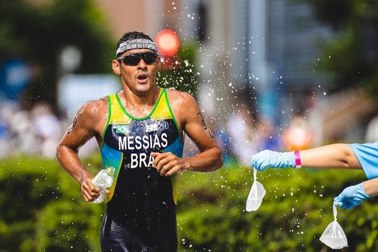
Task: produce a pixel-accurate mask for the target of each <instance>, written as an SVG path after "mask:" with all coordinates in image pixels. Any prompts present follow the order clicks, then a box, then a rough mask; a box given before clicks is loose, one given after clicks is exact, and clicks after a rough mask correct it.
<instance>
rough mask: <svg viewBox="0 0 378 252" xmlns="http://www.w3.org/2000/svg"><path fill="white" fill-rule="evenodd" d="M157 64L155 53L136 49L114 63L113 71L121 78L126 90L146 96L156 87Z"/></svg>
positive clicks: (124, 54)
mask: <svg viewBox="0 0 378 252" xmlns="http://www.w3.org/2000/svg"><path fill="white" fill-rule="evenodd" d="M157 64H158V63H157V55H156V54H155V53H154V52H153V51H151V50H148V49H134V50H129V51H127V52H125V53H123V54H122V55H121V56H120V57H119V58H118V60H114V61H113V71H114V72H115V73H116V74H118V75H120V76H121V80H122V85H125V86H124V87H125V88H128V89H130V90H131V91H132V92H133V93H135V94H138V95H145V94H147V93H148V92H150V91H151V90H153V87H154V85H155V79H156V72H157ZM115 67H116V69H115Z"/></svg>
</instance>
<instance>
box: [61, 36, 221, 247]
mask: <svg viewBox="0 0 378 252" xmlns="http://www.w3.org/2000/svg"><path fill="white" fill-rule="evenodd" d="M157 58H158V53H157V47H156V45H155V43H154V42H153V40H152V39H151V38H150V37H149V36H147V35H145V34H143V33H140V32H129V33H125V34H124V35H123V36H122V38H121V39H120V40H119V42H118V43H117V47H116V59H114V60H113V61H112V69H113V72H114V73H115V74H116V75H118V76H119V77H120V78H121V83H122V90H121V91H119V92H118V93H115V94H111V95H109V96H106V97H103V98H101V99H99V100H95V101H89V102H87V103H85V104H83V105H82V107H81V108H80V109H79V111H78V112H77V115H76V116H75V119H74V121H73V123H72V125H71V126H70V127H69V128H68V130H67V131H66V133H65V134H64V136H63V138H62V139H61V141H60V142H59V144H58V146H57V158H58V160H59V161H60V163H61V165H62V166H63V168H64V169H65V170H66V171H67V172H68V173H69V174H70V175H71V176H72V177H73V178H74V179H75V180H76V181H77V182H78V183H80V185H81V194H82V196H83V197H84V199H85V200H86V201H88V202H91V201H93V200H94V199H96V198H97V197H98V196H99V195H100V189H99V188H97V187H95V186H94V185H93V184H92V182H91V180H92V179H93V177H94V176H93V175H92V174H91V173H89V172H88V171H87V169H86V168H85V167H84V166H83V165H82V164H81V162H80V159H79V156H78V151H79V148H80V147H81V146H82V145H84V144H85V143H86V142H87V141H88V140H89V139H91V138H92V137H95V138H96V140H97V142H98V145H99V147H100V151H101V155H102V160H103V165H102V166H103V167H102V169H106V168H108V167H114V168H115V170H116V172H115V175H114V176H115V182H114V183H113V185H112V187H111V188H110V189H109V194H108V197H107V208H106V212H105V214H104V219H103V223H102V228H101V247H102V250H103V251H165V252H166V251H176V250H177V231H176V212H175V211H176V210H175V199H176V198H175V196H176V195H175V193H174V192H175V190H174V187H175V183H174V182H175V175H176V174H177V173H182V172H185V171H198V172H210V171H215V170H217V169H219V168H220V167H221V166H222V164H223V160H222V153H221V150H220V148H219V146H218V145H217V143H216V140H215V138H214V136H213V135H212V133H211V132H210V130H209V129H208V127H207V126H206V124H205V121H204V118H203V116H202V114H201V112H200V109H199V107H198V104H197V102H196V101H195V99H194V98H193V97H192V96H191V95H189V94H188V93H185V92H180V91H177V90H174V89H164V88H160V87H158V86H157V85H156V83H155V82H156V72H157V69H158V60H157ZM184 132H185V133H186V134H187V135H188V136H189V137H190V138H191V139H192V140H193V141H194V143H195V144H196V145H197V146H198V149H199V154H197V155H195V156H192V157H184V158H183V157H182V152H183V144H184V139H183V137H184Z"/></svg>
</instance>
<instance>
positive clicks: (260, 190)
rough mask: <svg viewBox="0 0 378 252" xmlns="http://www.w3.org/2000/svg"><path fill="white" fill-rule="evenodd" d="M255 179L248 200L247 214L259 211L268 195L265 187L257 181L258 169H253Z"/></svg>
mask: <svg viewBox="0 0 378 252" xmlns="http://www.w3.org/2000/svg"><path fill="white" fill-rule="evenodd" d="M253 179H254V181H253V184H252V187H251V190H250V192H249V194H248V198H247V204H246V211H247V212H251V211H256V210H257V209H259V207H260V205H261V203H262V200H263V198H264V196H265V194H266V191H265V188H264V186H263V185H262V184H261V183H260V182H259V181H257V170H256V169H253Z"/></svg>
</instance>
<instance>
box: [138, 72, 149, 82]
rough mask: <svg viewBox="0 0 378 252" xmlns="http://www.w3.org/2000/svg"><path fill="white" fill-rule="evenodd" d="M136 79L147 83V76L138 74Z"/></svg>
mask: <svg viewBox="0 0 378 252" xmlns="http://www.w3.org/2000/svg"><path fill="white" fill-rule="evenodd" d="M137 79H138V80H139V81H147V79H148V74H139V75H138V76H137Z"/></svg>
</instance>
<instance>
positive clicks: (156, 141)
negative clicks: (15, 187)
mask: <svg viewBox="0 0 378 252" xmlns="http://www.w3.org/2000/svg"><path fill="white" fill-rule="evenodd" d="M167 146H168V135H167V134H166V133H162V134H160V135H144V136H122V137H118V149H119V150H120V151H131V154H130V158H131V160H130V168H137V167H151V166H152V163H153V158H152V157H151V156H147V154H146V153H145V152H139V151H138V150H148V149H149V150H161V149H164V148H165V147H167ZM133 151H135V153H133Z"/></svg>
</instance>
